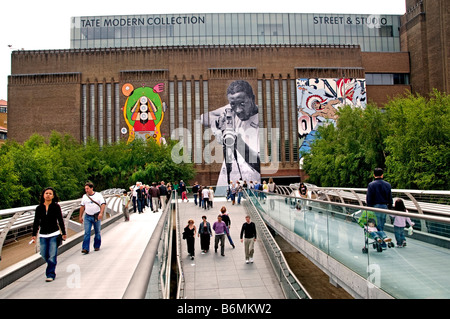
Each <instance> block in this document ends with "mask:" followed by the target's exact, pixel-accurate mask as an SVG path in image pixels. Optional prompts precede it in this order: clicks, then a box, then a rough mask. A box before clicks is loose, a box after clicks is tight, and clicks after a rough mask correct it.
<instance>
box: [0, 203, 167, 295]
mask: <svg viewBox="0 0 450 319" xmlns="http://www.w3.org/2000/svg"><path fill="white" fill-rule="evenodd" d="M160 216H161V213H154V214H153V213H150V212H149V210H146V211H145V212H144V213H143V214H131V216H130V221H129V222H124V221H123V219H120V220H118V221H116V222H115V224H114V225H110V226H109V227H107V228H105V229H103V230H102V245H101V248H100V250H99V251H94V250H93V249H91V252H90V253H89V254H87V255H83V254H81V243H80V244H79V245H76V246H75V247H73V248H71V249H69V250H68V251H66V252H64V253H63V254H61V255H59V256H58V265H57V267H56V280H55V281H53V282H45V268H46V264H45V265H43V266H41V267H39V268H37V269H36V270H34V271H32V272H30V273H28V274H27V275H25V276H23V277H22V278H20V279H19V280H17V281H15V282H13V283H12V284H10V285H8V286H6V287H5V288H3V289H2V290H0V299H7V298H15V299H19V298H28V299H37V298H39V299H62V298H70V299H81V298H82V299H118V298H122V296H123V294H124V292H125V290H126V288H127V286H128V283H129V281H130V279H131V277H132V275H133V273H134V270H135V268H136V266H137V264H138V262H139V260H140V257H141V256H142V253H143V251H144V249H145V247H146V245H147V243H148V241H149V239H150V237H151V235H152V233H153V230H154V228H155V226H156V224H157V223H158V220H159V218H160ZM92 245H93V237H91V247H92Z"/></svg>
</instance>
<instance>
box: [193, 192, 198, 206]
mask: <svg viewBox="0 0 450 319" xmlns="http://www.w3.org/2000/svg"><path fill="white" fill-rule="evenodd" d="M197 197H198V194H194V205H195V206H197Z"/></svg>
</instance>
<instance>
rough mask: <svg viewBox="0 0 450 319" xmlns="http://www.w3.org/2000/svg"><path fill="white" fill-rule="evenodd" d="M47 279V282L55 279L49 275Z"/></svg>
mask: <svg viewBox="0 0 450 319" xmlns="http://www.w3.org/2000/svg"><path fill="white" fill-rule="evenodd" d="M45 281H46V282H52V281H53V278H51V277H48V278H47V279H45Z"/></svg>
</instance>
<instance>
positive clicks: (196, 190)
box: [192, 182, 200, 206]
mask: <svg viewBox="0 0 450 319" xmlns="http://www.w3.org/2000/svg"><path fill="white" fill-rule="evenodd" d="M199 188H200V185H198V182H195V183H194V186H192V195H194V205H195V206H197V204H198V201H197V199H198V190H199Z"/></svg>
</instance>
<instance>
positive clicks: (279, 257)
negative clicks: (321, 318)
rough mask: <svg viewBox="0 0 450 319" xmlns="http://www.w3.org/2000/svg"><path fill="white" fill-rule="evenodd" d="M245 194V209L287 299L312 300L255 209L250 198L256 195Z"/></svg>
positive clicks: (251, 193)
mask: <svg viewBox="0 0 450 319" xmlns="http://www.w3.org/2000/svg"><path fill="white" fill-rule="evenodd" d="M244 193H245V198H246V199H247V200H246V201H245V202H244V207H245V209H246V211H247V213H248V214H249V215H250V216H251V218H252V220H253V222H254V223H255V225H256V227H257V232H258V234H259V235H258V238H260V239H261V240H262V243H263V245H264V248H265V250H266V252H267V255H268V257H269V260H270V262H271V264H272V267H273V269H274V270H275V273H276V275H277V278H278V280H279V282H280V284H281V287H282V289H283V292H284V295H285V296H286V298H287V299H311V296H310V295H309V294H308V292H307V291H306V289H305V288H304V287H303V285H302V284H301V283H300V281H299V280H298V279H297V277H296V276H295V275H294V273H293V272H292V270H291V269H290V267H289V265H288V263H287V261H286V259H285V258H284V255H283V252H282V251H281V249H280V247H279V246H278V244H277V243H276V241H275V239H274V238H273V236H272V234H271V233H270V231H269V229H268V228H267V226H266V224H265V223H264V220H263V219H262V218H261V216H260V214H259V213H258V209H257V208H256V207H255V205H254V202H253V201H252V200H251V198H250V196H254V195H255V194H254V193H253V192H251V191H250V192H247V191H245V192H244Z"/></svg>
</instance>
